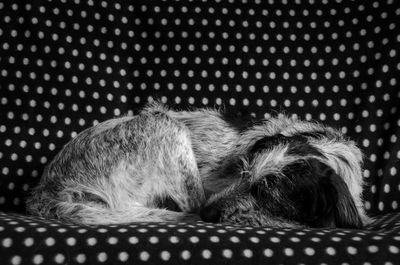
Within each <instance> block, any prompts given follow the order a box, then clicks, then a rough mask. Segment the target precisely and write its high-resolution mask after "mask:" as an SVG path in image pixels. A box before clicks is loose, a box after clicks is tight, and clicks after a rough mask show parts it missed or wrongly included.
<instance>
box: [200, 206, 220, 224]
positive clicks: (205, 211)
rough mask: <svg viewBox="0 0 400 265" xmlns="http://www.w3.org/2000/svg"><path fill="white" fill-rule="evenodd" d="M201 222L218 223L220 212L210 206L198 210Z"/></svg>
mask: <svg viewBox="0 0 400 265" xmlns="http://www.w3.org/2000/svg"><path fill="white" fill-rule="evenodd" d="M200 217H201V220H203V221H205V222H210V223H218V222H219V221H220V219H221V210H219V209H217V208H215V207H213V206H212V205H210V206H206V207H204V208H202V209H201V210H200Z"/></svg>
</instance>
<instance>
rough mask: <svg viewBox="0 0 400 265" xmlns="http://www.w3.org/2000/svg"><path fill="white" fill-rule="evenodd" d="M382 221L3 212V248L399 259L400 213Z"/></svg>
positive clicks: (305, 259)
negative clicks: (293, 223) (284, 224)
mask: <svg viewBox="0 0 400 265" xmlns="http://www.w3.org/2000/svg"><path fill="white" fill-rule="evenodd" d="M380 222H381V223H380V224H379V226H380V230H378V231H367V230H365V231H352V230H327V229H295V230H294V229H272V228H268V227H264V228H254V227H247V226H223V225H220V224H208V223H203V222H198V223H192V224H186V223H170V224H168V223H135V224H131V225H113V226H98V227H76V226H72V225H67V224H63V223H59V222H57V221H55V220H43V219H39V218H33V217H27V216H24V215H17V214H1V215H0V235H1V240H0V249H1V252H0V253H1V255H2V264H13V265H17V264H133V263H135V264H210V262H212V263H215V264H397V262H398V261H399V258H400V214H390V215H386V216H384V218H382V220H381V221H380ZM388 227H390V229H388ZM396 261H397V262H396ZM4 262H6V263H4ZM391 262H392V263H391Z"/></svg>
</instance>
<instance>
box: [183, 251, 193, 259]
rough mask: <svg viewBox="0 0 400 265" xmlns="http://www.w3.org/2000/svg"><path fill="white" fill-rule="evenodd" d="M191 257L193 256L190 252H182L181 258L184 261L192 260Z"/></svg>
mask: <svg viewBox="0 0 400 265" xmlns="http://www.w3.org/2000/svg"><path fill="white" fill-rule="evenodd" d="M191 256H192V254H191V253H190V251H188V250H184V251H182V253H181V258H182V259H183V260H188V259H190V258H191Z"/></svg>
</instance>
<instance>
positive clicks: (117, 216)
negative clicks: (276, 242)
mask: <svg viewBox="0 0 400 265" xmlns="http://www.w3.org/2000/svg"><path fill="white" fill-rule="evenodd" d="M361 161H362V155H361V152H360V150H359V149H358V148H357V147H356V145H355V144H354V143H353V142H352V141H349V140H348V139H346V138H345V137H344V136H343V135H342V134H341V133H340V132H338V131H336V130H334V129H332V128H329V127H325V126H322V125H320V124H317V123H311V122H303V121H297V120H292V119H289V118H287V117H285V116H279V117H278V118H271V119H268V120H262V121H259V122H257V123H253V124H250V125H248V126H242V127H241V128H239V127H237V126H235V125H234V123H232V122H230V121H229V120H228V119H226V118H225V117H224V116H223V115H222V114H221V113H220V112H218V111H215V110H210V109H199V110H195V111H174V110H170V109H168V108H166V107H165V106H164V105H162V104H158V103H154V104H150V105H148V106H147V107H146V108H144V109H143V110H142V112H141V113H140V114H139V115H137V116H133V117H123V118H119V119H113V120H109V121H105V122H103V123H100V124H98V125H96V126H94V127H92V128H89V129H86V130H85V131H83V132H82V133H80V134H79V135H78V136H77V137H76V138H74V139H73V140H72V141H71V142H69V143H68V144H67V145H65V146H64V148H63V149H62V150H61V151H60V152H59V154H58V155H57V156H56V157H55V158H54V159H53V161H52V162H51V163H50V164H49V165H48V166H47V167H46V169H45V171H44V173H43V176H42V179H41V181H40V183H39V185H38V186H37V187H36V188H35V189H34V190H33V192H32V196H31V197H30V198H29V199H28V201H27V206H28V211H29V212H30V213H32V214H36V215H40V216H46V217H54V218H59V219H62V220H65V221H69V222H74V223H83V224H113V223H129V222H135V221H156V222H157V221H188V220H196V219H198V218H199V217H198V216H199V215H198V213H199V210H201V211H200V216H201V217H202V219H204V220H206V221H212V222H231V223H242V224H251V225H272V226H285V227H293V226H298V225H308V226H343V227H359V226H361V225H362V224H361V221H360V220H361V219H362V221H363V222H364V223H366V222H368V217H367V215H366V214H365V212H364V210H363V207H362V204H363V202H362V198H361V192H362V185H363V182H362V177H361ZM303 175H304V177H303ZM319 189H321V191H320V192H319ZM299 192H300V193H299ZM296 196H298V197H300V198H301V199H300V200H299V201H297V200H296V198H295V197H296ZM292 197H293V198H292ZM332 198H333V199H332ZM303 202H304V203H303ZM309 203H311V204H312V205H313V206H314V208H312V209H310V210H308V209H307V208H306V206H307V205H305V204H309ZM303 208H304V209H305V210H304V209H303ZM322 208H323V209H322ZM175 210H179V211H175ZM303 210H304V211H303ZM304 212H307V213H309V214H305V213H304ZM309 215H310V216H309ZM312 215H315V216H312Z"/></svg>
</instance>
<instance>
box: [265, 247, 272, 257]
mask: <svg viewBox="0 0 400 265" xmlns="http://www.w3.org/2000/svg"><path fill="white" fill-rule="evenodd" d="M263 254H264V256H266V257H268V258H270V257H272V256H273V255H274V251H273V250H272V249H269V248H267V249H265V250H264V251H263Z"/></svg>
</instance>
